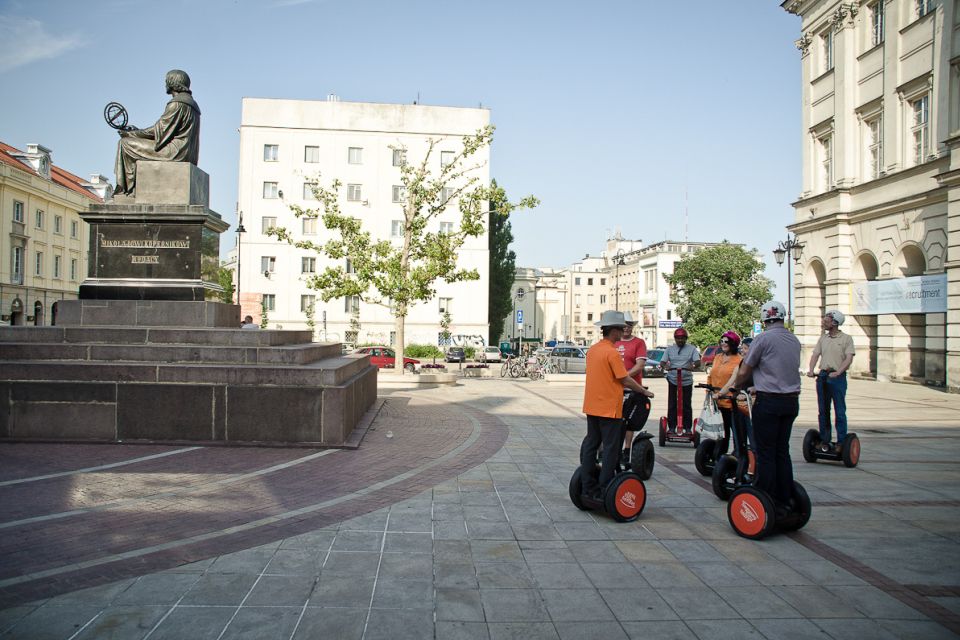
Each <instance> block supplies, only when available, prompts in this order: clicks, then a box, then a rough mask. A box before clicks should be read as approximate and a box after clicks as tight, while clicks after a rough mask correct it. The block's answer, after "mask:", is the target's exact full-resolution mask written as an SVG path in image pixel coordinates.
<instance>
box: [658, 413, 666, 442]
mask: <svg viewBox="0 0 960 640" xmlns="http://www.w3.org/2000/svg"><path fill="white" fill-rule="evenodd" d="M666 445H667V418H666V417H665V416H664V417H661V418H660V446H661V447H665V446H666Z"/></svg>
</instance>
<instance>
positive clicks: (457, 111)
mask: <svg viewBox="0 0 960 640" xmlns="http://www.w3.org/2000/svg"><path fill="white" fill-rule="evenodd" d="M489 122H490V112H489V110H487V109H470V108H456V107H435V106H426V105H418V104H412V105H405V104H373V103H359V102H342V101H340V100H339V99H335V98H334V97H331V99H328V100H327V101H309V100H279V99H265V98H244V99H243V104H242V116H241V126H240V181H239V200H238V208H239V211H240V212H242V215H243V225H244V228H245V230H246V232H245V233H243V234H239V236H240V246H239V271H240V279H239V290H240V296H239V299H240V304H241V307H242V310H243V313H244V314H250V315H252V316H254V318H255V319H256V320H258V321H259V319H260V318H261V315H262V313H261V311H262V310H263V311H264V312H265V313H266V316H267V322H268V324H269V326H270V327H271V328H281V327H282V328H284V329H295V328H296V329H303V328H306V327H307V326H308V315H309V313H310V311H309V310H310V309H312V310H313V311H312V313H313V321H314V323H315V327H316V332H317V337H318V338H319V339H321V340H337V341H342V342H350V343H369V342H374V343H383V344H392V343H393V341H394V339H395V336H394V319H393V316H392V315H391V314H390V311H389V309H388V308H387V307H386V306H380V305H376V304H368V303H366V302H364V301H361V300H359V299H357V298H352V297H351V298H337V299H331V300H330V301H329V302H323V301H322V299H321V296H320V292H318V291H314V290H311V289H309V288H307V286H306V283H305V279H306V278H307V277H309V276H311V275H313V274H316V273H319V272H321V271H322V270H323V269H324V268H325V267H326V266H328V265H330V264H332V263H331V262H330V261H329V260H328V259H327V258H325V257H324V256H322V255H317V254H316V253H314V252H310V251H305V250H301V249H297V248H295V247H293V246H291V245H289V244H286V243H280V242H278V241H277V240H276V239H275V238H273V237H269V236H267V235H266V234H267V231H268V230H269V229H270V228H271V227H277V226H279V227H285V228H287V229H288V230H290V231H291V232H292V233H293V236H294V238H295V239H297V240H311V241H313V242H315V243H318V244H323V243H324V242H326V241H327V240H329V239H330V238H331V237H332V235H333V232H330V231H328V230H327V229H326V228H325V227H324V225H323V221H322V220H321V219H318V218H316V217H310V218H300V219H298V218H296V217H295V216H294V214H293V213H292V212H291V211H290V208H289V206H290V205H292V204H295V205H299V206H301V207H305V208H312V207H316V206H318V205H319V203H317V201H316V200H314V197H313V193H312V185H313V184H314V183H316V182H319V183H320V184H322V185H323V186H324V187H327V188H329V186H330V183H331V182H332V181H333V180H334V179H335V178H336V179H338V180H339V181H340V182H341V183H342V188H341V190H340V196H339V204H340V208H341V211H342V212H343V213H344V214H345V215H348V216H353V217H356V218H357V219H359V220H360V221H361V222H362V224H363V228H364V229H365V230H367V231H369V232H370V233H371V234H372V235H373V237H374V238H376V239H380V240H388V241H391V242H394V243H399V242H401V241H402V224H401V223H402V220H403V212H402V207H403V204H402V201H403V198H404V194H403V190H402V185H401V182H400V168H399V165H400V162H401V154H403V153H406V157H407V158H409V160H410V162H411V163H414V164H415V163H418V162H420V161H421V160H422V158H423V157H424V155H425V153H426V149H427V145H428V141H429V139H431V138H433V139H438V140H440V143H439V144H438V145H437V146H436V148H435V149H434V152H433V155H432V156H431V158H430V163H431V169H432V170H433V174H434V175H435V176H436V175H438V174H439V173H440V171H441V168H442V166H443V165H444V163H446V162H449V161H450V158H452V157H453V156H454V155H455V154H456V153H457V152H458V151H459V150H460V149H461V147H462V138H463V136H465V135H470V134H473V133H475V132H476V131H477V130H478V129H480V128H481V127H483V126H486V125H487V124H489ZM404 149H405V151H404ZM473 164H479V165H480V166H479V168H477V169H475V170H474V171H472V172H471V173H470V175H472V176H477V177H478V178H479V182H478V184H481V185H483V184H489V181H490V180H489V176H490V169H489V149H488V148H485V149H482V150H480V151H479V152H478V153H477V154H476V155H474V156H473V157H472V158H471V161H470V165H469V166H472V165H473ZM319 213H321V214H322V211H320V212H319ZM432 224H433V225H434V226H435V228H434V229H432V230H433V231H442V230H444V229H447V230H450V231H454V230H456V229H459V224H460V211H459V209H458V207H457V203H456V201H455V200H451V201H450V203H449V205H448V206H447V209H446V210H445V211H444V212H443V213H442V214H441V215H440V217H439V219H438V220H435V221H434V222H433V223H432ZM488 255H489V250H488V248H487V236H486V233H484V234H483V235H482V236H480V237H477V238H469V239H468V240H467V242H466V244H465V245H464V246H463V247H462V248H461V250H460V252H459V258H458V265H459V266H460V267H463V268H473V269H476V270H477V271H478V273H479V274H480V279H479V280H475V281H471V282H458V283H454V284H446V283H443V282H438V283H437V286H436V296H435V297H434V298H433V299H432V300H430V301H428V302H425V303H422V304H418V305H416V306H414V307H413V308H412V309H411V310H410V313H409V315H408V316H407V320H406V326H405V333H406V342H407V343H408V344H410V343H427V344H437V343H438V341H439V339H440V338H439V334H440V332H441V328H440V320H441V317H442V315H443V313H444V311H449V313H450V316H451V329H452V333H453V342H454V343H456V344H473V345H482V344H485V342H486V338H487V333H488V321H487V297H488V278H489V264H488V262H489V259H488ZM232 258H233V255H232V254H231V263H232ZM342 266H344V267H345V268H349V264H348V263H347V262H346V261H345V263H344V265H342Z"/></svg>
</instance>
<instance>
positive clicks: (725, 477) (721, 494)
mask: <svg viewBox="0 0 960 640" xmlns="http://www.w3.org/2000/svg"><path fill="white" fill-rule="evenodd" d="M729 397H730V399H731V400H732V404H733V406H734V407H735V408H734V409H733V425H732V426H733V428H732V429H730V439H731V440H733V443H732V444H733V454H729V453H723V454H722V455H720V456H718V457H717V461H716V464H715V465H714V467H713V472H712V473H711V480H712V485H713V493H714V494H715V495H716V496H717V497H718V498H720V499H721V500H728V499H730V496H731V495H733V493H734V492H735V491H736V490H737V489H739V488H741V487H747V486H751V485H752V484H753V480H754V476H755V470H756V462H757V461H756V456H755V455H754V453H753V450H751V449H750V441H749V437H748V435H747V434H748V433H749V431H750V430H749V429H748V420H752V419H753V415H752V403H751V399H750V394H749V393H748V392H746V391H733V390H731V391H730V394H729ZM741 402H742V405H741Z"/></svg>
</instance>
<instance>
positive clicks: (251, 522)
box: [0, 396, 508, 607]
mask: <svg viewBox="0 0 960 640" xmlns="http://www.w3.org/2000/svg"><path fill="white" fill-rule="evenodd" d="M395 399H396V400H400V402H395ZM404 399H405V398H403V397H401V396H393V397H392V398H391V400H390V401H388V404H389V403H390V402H394V403H395V404H401V403H402V401H403V400H404ZM417 401H418V402H421V403H424V402H425V401H424V400H423V399H422V398H418V399H417ZM430 404H434V403H430ZM436 407H441V408H442V409H441V410H440V411H437V410H436ZM407 413H408V414H410V413H426V415H425V416H424V415H420V416H419V417H418V416H414V415H408V416H407V418H408V420H409V421H410V422H411V423H415V426H419V427H424V426H430V425H433V423H435V422H436V421H438V420H439V421H441V422H442V421H443V420H446V422H448V424H447V425H443V424H440V425H439V427H440V429H441V430H443V429H449V428H450V427H451V426H452V425H454V424H456V423H457V422H458V421H460V422H466V423H468V424H469V431H468V432H465V433H464V434H463V436H464V437H462V438H461V439H460V440H459V442H458V443H457V446H454V447H452V448H448V449H447V450H446V451H445V452H444V453H443V454H442V455H438V456H434V457H432V458H431V457H430V456H429V452H430V449H426V450H425V449H424V447H422V446H417V447H410V446H408V447H407V449H405V450H404V449H399V448H398V447H395V446H393V444H394V443H396V442H397V440H402V438H403V434H404V426H403V425H402V424H382V423H383V416H384V414H381V418H380V419H378V421H377V423H375V425H374V426H373V428H372V430H371V433H368V435H367V439H368V440H370V441H371V442H370V443H369V444H365V446H361V448H360V449H358V450H357V451H356V452H351V453H354V454H359V453H360V452H362V451H364V450H366V454H367V455H366V456H360V458H359V459H358V460H357V461H356V462H358V463H360V462H365V463H367V464H372V462H373V461H374V460H373V459H374V458H376V456H378V455H379V456H381V457H384V456H390V455H391V454H392V455H393V456H394V459H393V460H391V464H390V465H386V464H384V466H385V467H387V468H390V469H393V470H394V471H397V470H399V471H398V472H396V473H392V474H389V475H388V474H384V473H381V474H380V475H381V476H384V477H381V478H379V479H375V478H373V476H372V474H370V473H367V474H366V475H363V474H362V473H361V474H358V475H357V476H356V478H354V479H355V480H358V481H359V483H360V484H359V487H358V488H354V489H353V490H352V491H341V492H340V493H339V494H338V495H336V496H335V497H328V498H327V499H325V500H321V501H315V502H313V503H311V504H307V505H302V506H299V507H297V508H294V509H288V510H286V511H283V512H279V513H273V514H270V515H266V516H262V517H257V518H252V519H247V520H245V521H242V522H237V521H236V519H235V521H233V522H230V521H228V520H225V522H228V524H227V525H226V526H223V527H221V528H218V529H216V530H209V531H206V532H202V533H196V534H194V535H191V536H177V537H173V538H171V539H168V540H166V541H164V542H161V543H159V544H153V545H149V546H145V545H140V546H139V547H136V548H131V549H127V550H124V551H119V552H115V553H107V554H102V555H100V556H99V557H89V558H86V559H83V560H79V561H77V559H76V558H75V557H72V556H70V555H69V553H68V554H62V553H57V552H56V550H55V551H54V553H53V554H52V558H56V559H57V560H58V564H57V565H56V566H49V567H47V568H46V569H41V570H39V571H35V570H31V569H30V568H28V567H20V568H19V569H20V570H15V573H17V574H19V575H17V576H16V577H12V578H8V579H6V580H3V581H0V607H7V606H13V605H16V604H21V603H23V602H27V601H30V600H36V599H40V598H44V597H50V596H52V595H55V594H58V593H63V592H66V591H71V590H75V589H79V588H84V587H90V586H95V585H97V584H103V583H106V582H110V581H114V580H118V579H122V578H127V577H132V576H137V575H142V574H144V573H148V572H153V571H158V570H162V569H168V568H172V567H175V566H178V565H180V564H185V563H189V562H195V561H198V560H203V559H206V558H209V557H212V556H216V555H221V554H224V553H229V552H233V551H239V550H242V549H246V548H249V547H251V546H255V545H259V544H264V543H267V542H271V541H275V540H279V539H283V538H287V537H291V536H295V535H299V534H301V533H307V532H310V531H313V530H315V529H318V528H321V527H324V526H327V525H329V524H333V523H336V522H340V521H342V520H345V519H349V518H353V517H356V516H359V515H362V514H364V513H369V512H370V511H374V510H376V509H379V508H383V507H385V506H389V505H391V504H393V503H396V502H399V501H402V500H404V499H407V498H409V497H412V496H415V495H418V494H420V493H422V492H423V491H424V490H426V489H429V488H430V487H432V486H434V485H436V484H438V483H440V482H443V481H445V480H448V479H450V478H453V477H456V476H457V475H459V474H460V473H463V472H464V471H466V470H468V469H470V468H472V467H474V466H476V465H478V464H480V463H482V462H484V461H485V460H487V459H488V458H489V457H490V456H491V455H493V454H494V453H496V452H497V451H499V450H500V448H501V447H502V446H503V444H504V443H505V442H506V438H507V434H508V427H507V426H506V425H505V424H504V423H503V422H502V421H500V420H499V419H498V418H496V417H494V416H491V415H489V414H485V413H482V412H480V411H478V410H476V409H474V408H472V407H469V406H467V405H458V404H453V403H442V404H441V403H435V406H434V408H433V409H432V410H428V411H425V412H417V411H413V412H410V411H407ZM387 417H389V415H387ZM431 418H432V420H431ZM408 426H409V425H408ZM378 427H379V428H381V429H386V428H391V429H392V430H393V431H394V432H395V434H396V435H395V438H394V439H393V440H387V439H386V438H384V437H383V434H382V431H380V432H378V431H377V430H376V429H377V428H378ZM434 430H435V431H436V429H434ZM428 431H429V429H428ZM434 440H435V438H434ZM414 444H415V443H414ZM436 444H437V443H436V442H434V445H436ZM401 453H405V454H407V455H405V456H403V457H400V456H399V454H401ZM343 457H344V458H346V457H349V454H346V453H345V454H344V456H343ZM327 460H328V461H330V460H332V458H328V459H327ZM380 462H381V463H384V462H385V460H381V461H380ZM355 466H357V465H355ZM358 471H360V469H358ZM354 484H357V483H356V482H355V483H354ZM337 486H338V487H339V488H341V489H342V488H343V487H344V483H342V482H341V483H339V484H338V485H337ZM84 538H85V539H86V540H87V545H88V546H89V545H90V542H89V541H90V540H92V539H93V538H90V537H86V536H84ZM21 540H26V538H21ZM23 551H24V552H25V554H20V555H21V557H22V558H24V559H26V558H28V557H29V555H30V554H31V553H33V552H35V551H36V549H35V548H34V549H24V550H23ZM7 558H8V559H9V556H7Z"/></svg>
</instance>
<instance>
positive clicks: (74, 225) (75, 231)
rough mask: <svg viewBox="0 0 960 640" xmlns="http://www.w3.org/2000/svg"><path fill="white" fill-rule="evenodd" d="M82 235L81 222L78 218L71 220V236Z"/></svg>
mask: <svg viewBox="0 0 960 640" xmlns="http://www.w3.org/2000/svg"><path fill="white" fill-rule="evenodd" d="M79 235H80V223H79V222H77V221H76V220H71V221H70V237H71V238H77V237H79Z"/></svg>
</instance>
